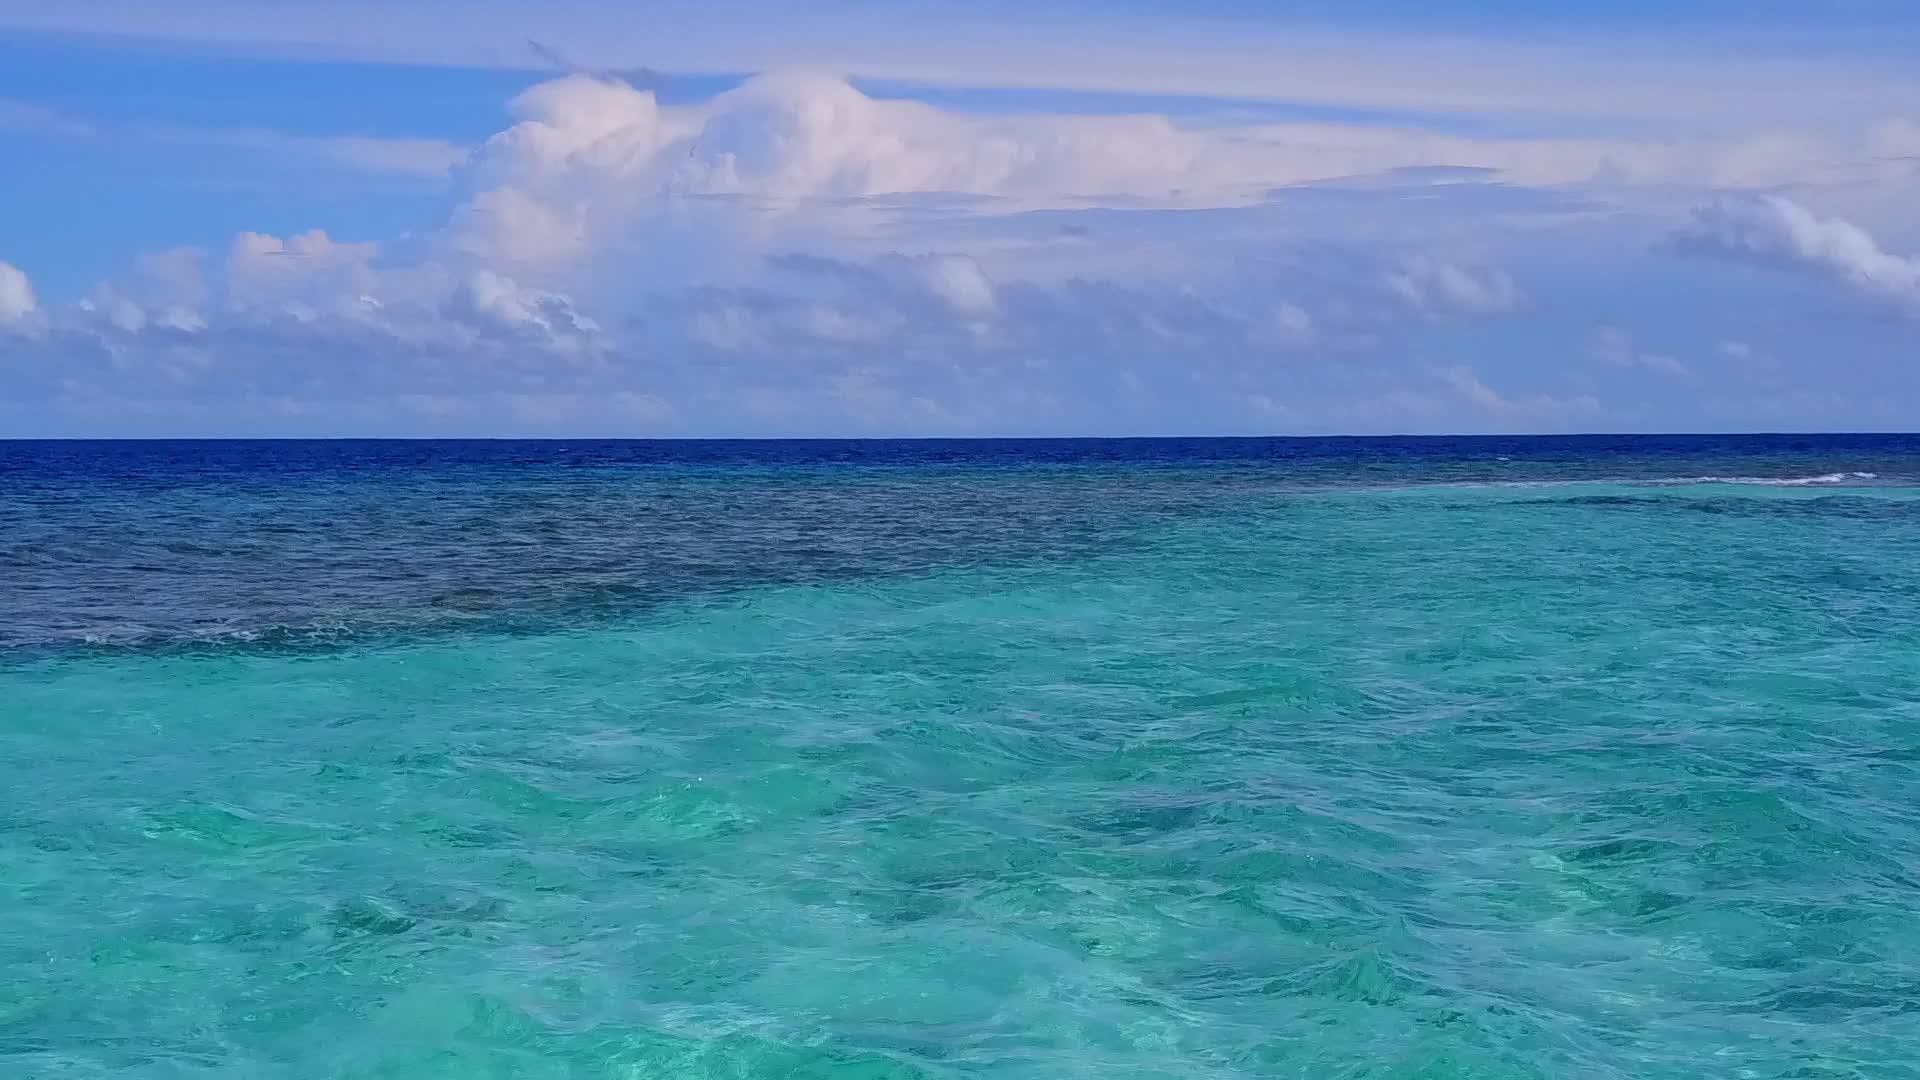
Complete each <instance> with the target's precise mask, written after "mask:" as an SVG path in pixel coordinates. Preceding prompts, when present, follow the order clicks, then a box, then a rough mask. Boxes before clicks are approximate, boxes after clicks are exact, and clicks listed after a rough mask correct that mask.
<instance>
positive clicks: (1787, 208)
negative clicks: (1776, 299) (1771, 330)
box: [1674, 195, 1920, 314]
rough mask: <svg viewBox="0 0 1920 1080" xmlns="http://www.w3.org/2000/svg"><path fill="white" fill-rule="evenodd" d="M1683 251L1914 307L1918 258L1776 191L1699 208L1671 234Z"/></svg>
mask: <svg viewBox="0 0 1920 1080" xmlns="http://www.w3.org/2000/svg"><path fill="white" fill-rule="evenodd" d="M1674 240H1675V242H1676V243H1677V244H1678V246H1679V247H1680V248H1681V249H1682V250H1684V251H1688V252H1692V253H1696V254H1702V255H1709V256H1715V257H1719V258H1727V259H1737V260H1741V261H1746V262H1752V263H1758V264H1761V265H1767V266H1776V267H1781V268H1784V269H1789V270H1794V271H1798V272H1801V273H1807V274H1813V275H1816V276H1820V277H1825V278H1829V279H1831V280H1835V281H1838V282H1841V283H1843V284H1845V285H1847V286H1849V287H1851V288H1853V289H1855V290H1857V291H1859V292H1862V293H1864V294H1867V295H1869V296H1872V297H1876V298H1879V299H1882V300H1890V301H1893V302H1894V303H1896V304H1898V305H1901V306H1902V307H1904V308H1905V309H1906V310H1908V311H1909V312H1912V313H1914V314H1920V258H1909V257H1903V256H1900V255H1894V254H1891V253H1889V252H1886V251H1883V250H1881V248H1880V245H1879V243H1878V242H1877V241H1876V240H1875V239H1874V238H1873V235H1872V234H1871V233H1869V232H1867V230H1865V229H1863V228H1861V227H1860V226H1858V225H1855V224H1854V223H1852V222H1850V221H1846V220H1844V219H1841V218H1823V217H1820V216H1818V215H1816V214H1815V213H1813V211H1811V210H1808V209H1807V208H1806V207H1804V206H1802V205H1800V204H1799V203H1797V202H1794V201H1793V200H1791V199H1787V198H1782V197H1780V196H1777V195H1768V196H1761V197H1758V198H1750V199H1727V200H1722V201H1719V202H1715V203H1712V204H1710V205H1707V206H1704V207H1701V208H1700V209H1699V210H1697V211H1696V212H1695V213H1694V219H1693V222H1692V223H1691V224H1690V225H1689V226H1688V227H1686V228H1685V229H1682V230H1680V231H1679V232H1677V233H1676V234H1675V235H1674Z"/></svg>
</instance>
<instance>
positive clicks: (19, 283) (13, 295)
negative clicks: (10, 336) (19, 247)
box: [0, 262, 40, 326]
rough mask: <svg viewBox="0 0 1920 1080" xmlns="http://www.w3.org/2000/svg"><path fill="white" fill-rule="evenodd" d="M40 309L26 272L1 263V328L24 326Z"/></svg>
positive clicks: (10, 264) (9, 264)
mask: <svg viewBox="0 0 1920 1080" xmlns="http://www.w3.org/2000/svg"><path fill="white" fill-rule="evenodd" d="M39 308H40V305H39V303H38V301H36V300H35V299H34V295H33V283H32V282H30V281H28V280H27V275H26V272H25V271H23V270H21V269H20V268H19V267H17V266H14V265H13V264H12V263H4V262H0V326H18V325H20V324H23V323H25V322H26V321H27V320H28V319H29V318H31V317H32V316H33V315H34V314H35V313H36V312H38V311H39Z"/></svg>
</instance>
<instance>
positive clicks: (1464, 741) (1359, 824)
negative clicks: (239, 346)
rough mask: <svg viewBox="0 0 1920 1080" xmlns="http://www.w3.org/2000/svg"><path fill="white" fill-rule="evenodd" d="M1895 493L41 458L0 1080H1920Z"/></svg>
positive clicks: (1245, 477) (632, 462) (923, 449)
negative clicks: (477, 1079)
mask: <svg viewBox="0 0 1920 1080" xmlns="http://www.w3.org/2000/svg"><path fill="white" fill-rule="evenodd" d="M1916 790H1920V437H1916V436H1902V435H1892V436H1889V435H1839V436H1834V435H1822V436H1711V437H1708V436H1685V437H1639V436H1635V437H1614V436H1607V437H1566V438H1469V439H1456V438H1446V439H1441V438H1434V439H1426V438H1405V439H1274V440H1261V439H1244V440H1241V439H1233V440H1210V439H1209V440H1112V441H1101V440H1019V441H924V442H921V441H913V442H104V443H90V442H61V443H30V442H12V443H0V991H3V992H0V1075H6V1076H14V1075H20V1076H29V1077H42V1076H44V1077H76V1076H77V1077H92V1076H100V1077H105V1076H114V1077H123V1076H134V1077H203V1076H205V1077H249V1078H251V1077H333V1076H338V1077H414V1076H422V1077H426V1076H433V1077H470V1076H500V1077H509V1076H511V1077H519V1076H532V1077H603V1076H604V1077H623V1078H625V1077H655V1076H658V1077H701V1076H712V1077H736V1078H737V1077H761V1076H766V1077H829V1076H849V1077H869V1078H870V1077H955V1078H958V1077H1036V1078H1037V1077H1049V1078H1051V1077H1066V1076H1087V1077H1094V1076H1098V1077H1208V1078H1213V1077H1321V1076H1333V1077H1423V1078H1437V1077H1498V1078H1506V1077H1620V1078H1626V1077H1634V1078H1640V1077H1654V1078H1662V1077H1675V1078H1678V1077H1698V1076H1736V1077H1789V1076H1791V1077H1873V1078H1881V1077H1914V1076H1920V919H1916V917H1915V916H1914V911H1915V907H1916V901H1917V900H1920V809H1916V803H1915V800H1914V795H1913V792H1914V791H1916Z"/></svg>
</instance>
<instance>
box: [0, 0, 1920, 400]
mask: <svg viewBox="0 0 1920 1080" xmlns="http://www.w3.org/2000/svg"><path fill="white" fill-rule="evenodd" d="M1915 56H1920V5H1916V4H1912V3H1910V2H1907V0H1899V2H1894V0H1829V2H1826V3H1822V4H1818V5H1810V4H1806V3H1804V2H1793V3H1788V2H1786V0H1747V2H1744V3H1734V2H1731V0H1696V2H1692V3H1687V2H1668V3H1653V2H1651V0H1614V2H1607V3H1602V2H1599V0H1570V2H1568V3H1565V4H1556V5H1543V4H1538V3H1533V2H1528V3H1521V2H1519V0H1478V2H1466V0H1426V2H1420V3H1415V2H1412V0H1375V2H1363V0H1353V2H1349V3H1342V4H1335V3H1330V2H1322V0H1265V2H1256V0H1197V2H1192V3H1187V4H1183V5H1180V6H1179V7H1178V10H1177V11H1176V10H1174V6H1173V5H1163V4H1151V3H1146V2H1143V0H1109V2H1106V3H1093V2H1090V0H1056V2H1053V3H1048V4H1036V3H1032V2H1031V0H1029V2H1027V3H1021V4H1013V3H1006V2H1003V0H982V2H975V3H968V4H959V3H945V4H936V3H930V2H925V0H894V2H891V3H871V2H849V0H820V2H818V3H815V4H810V5H804V6H803V5H792V4H772V3H727V2H724V0H709V2H705V3H698V4H696V3H690V2H682V0H658V2H650V3H627V4H614V3H607V2H597V3H590V2H586V0H549V2H547V3H543V4H531V3H522V2H508V0H466V2H464V3H452V2H448V0H415V2H413V3H409V4H405V5H395V4H390V3H375V2H372V0H335V2H332V3H328V4H312V3H304V2H303V3H293V2H289V0H252V2H240V0H173V2H170V3H167V4H154V3H152V2H151V0H90V2H88V3H85V4H68V5H52V4H47V3H45V2H44V0H33V2H21V0H0V437H195V436H207V437H216V436H247V437H258V436H422V437H440V436H484V437H494V436H500V437H528V436H555V437H569V436H578V437H741V436H746V437H789V436H807V437H811V436H824V437H846V436H879V437H898V436H1033V435H1068V436H1080V435H1216V434H1217V435H1267V434H1272V435H1286V434H1329V433H1344V434H1390V433H1481V432H1489V433H1490V432H1574V431H1588V432H1605V431H1836V430H1848V431H1853V430H1904V431H1912V430H1920V63H1915V62H1914V61H1913V59H1912V58H1913V57H1915Z"/></svg>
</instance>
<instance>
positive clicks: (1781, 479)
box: [1641, 472, 1880, 487]
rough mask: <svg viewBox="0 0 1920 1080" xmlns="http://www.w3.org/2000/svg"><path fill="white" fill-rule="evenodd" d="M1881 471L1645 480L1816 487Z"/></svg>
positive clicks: (1868, 477)
mask: <svg viewBox="0 0 1920 1080" xmlns="http://www.w3.org/2000/svg"><path fill="white" fill-rule="evenodd" d="M1879 477H1880V474H1879V473H1870V472H1835V473H1821V474H1820V475H1818V476H1676V477H1670V478H1667V479H1662V480H1645V481H1641V482H1642V483H1647V484H1675V485H1677V484H1749V485H1753V486H1757V487H1815V486H1822V485H1830V484H1852V483H1856V482H1858V481H1861V480H1877V479H1879Z"/></svg>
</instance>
